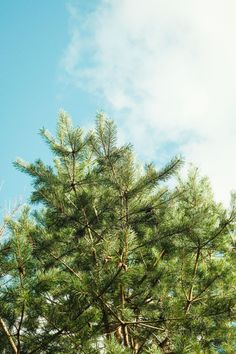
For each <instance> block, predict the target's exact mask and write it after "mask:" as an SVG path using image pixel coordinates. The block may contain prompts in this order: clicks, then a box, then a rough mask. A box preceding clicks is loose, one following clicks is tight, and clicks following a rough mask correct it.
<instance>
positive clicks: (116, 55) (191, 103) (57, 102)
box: [0, 0, 236, 208]
mask: <svg viewBox="0 0 236 354" xmlns="http://www.w3.org/2000/svg"><path fill="white" fill-rule="evenodd" d="M147 5H148V6H147ZM235 12H236V4H235V1H234V0H225V1H224V3H222V2H220V1H215V0H214V1H213V0H199V1H198V2H196V1H195V0H179V1H174V0H148V1H146V0H145V1H144V0H119V1H116V0H90V1H83V0H81V1H80V0H50V1H48V0H40V1H28V0H21V1H18V0H2V1H1V3H0V42H1V56H0V80H1V87H0V98H1V105H0V117H1V130H0V144H1V159H0V182H1V185H2V187H1V202H0V207H2V208H6V207H7V205H8V203H9V202H10V203H11V204H13V203H14V201H15V200H18V199H19V198H23V200H26V199H27V197H28V196H29V193H30V179H29V178H28V177H27V176H24V175H22V174H21V173H20V172H18V171H16V170H15V169H14V167H13V166H12V161H14V160H15V158H16V157H22V158H23V159H25V160H26V161H33V160H35V159H36V158H38V157H41V158H42V159H43V160H46V161H49V159H50V155H49V153H48V150H47V147H46V146H45V145H44V143H43V142H42V141H41V139H40V137H39V135H38V131H39V129H40V128H41V127H42V126H45V127H47V128H48V129H49V130H50V131H51V132H54V131H55V125H56V119H57V114H58V111H59V110H60V109H64V110H66V111H67V112H69V113H70V115H71V116H72V118H73V121H74V123H75V124H76V125H80V126H86V127H87V126H90V125H91V124H92V123H93V121H94V117H95V114H96V111H97V110H100V109H103V110H105V111H106V112H107V114H108V115H109V116H112V117H113V118H114V119H115V121H116V122H117V124H118V126H119V136H120V139H121V141H126V142H127V141H130V142H131V143H133V144H134V146H135V149H136V151H137V154H138V156H139V157H140V158H141V159H143V160H145V161H155V162H156V163H157V165H158V164H163V163H165V162H166V161H168V160H169V158H170V157H171V156H173V155H174V154H175V153H181V154H182V155H184V156H185V158H186V161H187V162H193V163H194V164H195V165H197V166H199V167H200V170H201V173H202V174H205V175H208V176H209V178H210V180H211V182H212V185H213V189H214V192H215V195H216V198H217V200H219V201H223V202H224V203H226V204H227V203H228V201H229V194H230V191H231V190H233V189H235V180H236V167H235V164H234V162H233V161H234V159H235V152H236V139H235V135H236V104H235V101H236V100H235V92H236V42H235V35H236V24H235V18H234V17H235V16H234V15H235Z"/></svg>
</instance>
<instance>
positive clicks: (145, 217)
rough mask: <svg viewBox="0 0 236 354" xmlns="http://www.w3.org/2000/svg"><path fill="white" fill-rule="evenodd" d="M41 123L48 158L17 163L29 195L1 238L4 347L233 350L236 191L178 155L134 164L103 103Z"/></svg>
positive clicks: (87, 350) (52, 350)
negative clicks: (89, 119) (227, 202)
mask: <svg viewBox="0 0 236 354" xmlns="http://www.w3.org/2000/svg"><path fill="white" fill-rule="evenodd" d="M41 135H42V137H43V138H44V140H45V141H46V143H47V144H48V146H49V148H50V149H51V151H52V153H53V156H54V163H53V165H52V166H46V165H45V164H44V163H43V162H42V161H41V160H40V159H39V160H37V161H35V163H25V162H24V161H22V160H18V161H17V162H16V163H15V165H16V167H17V168H18V169H19V170H20V171H23V172H24V173H27V174H28V175H30V176H31V178H32V180H33V186H34V190H33V193H32V195H31V202H32V203H35V204H36V203H37V204H39V206H38V207H37V209H36V211H34V212H30V210H29V209H27V208H25V209H24V210H23V211H22V214H21V216H20V218H19V219H18V220H17V221H15V220H13V219H9V220H8V221H7V223H8V230H9V236H8V237H5V238H4V239H3V240H2V242H1V248H0V265H1V268H0V269H1V274H0V281H1V289H2V291H1V293H0V305H1V313H0V319H1V321H2V323H1V329H0V330H1V334H2V335H1V336H0V348H4V350H5V352H4V353H11V352H15V353H65V354H66V353H68V354H73V353H88V354H90V353H91V354H93V353H94V354H95V353H98V354H99V353H107V354H111V353H114V354H119V353H120V354H121V353H122V354H125V353H126V354H128V353H150V354H151V353H218V352H225V353H234V352H235V345H236V344H235V327H234V326H233V325H232V324H233V322H235V321H236V320H235V302H236V295H235V294H236V292H235V285H234V279H235V255H234V252H235V218H236V209H235V197H233V198H232V205H231V208H230V210H225V209H224V208H223V206H222V205H220V204H217V203H215V201H214V198H213V194H212V191H211V188H210V185H209V182H208V180H207V179H206V178H202V177H200V176H199V175H198V172H197V170H196V169H191V170H190V171H189V174H188V176H187V178H186V179H183V178H180V177H179V176H178V175H177V172H178V170H179V168H180V166H181V164H182V161H181V159H179V158H174V159H172V160H171V161H170V162H169V163H167V164H166V166H164V167H163V168H162V169H160V170H157V169H156V167H155V166H154V164H147V165H146V166H145V168H144V169H143V168H141V166H140V165H138V163H137V162H136V160H135V158H134V155H133V150H132V147H131V146H130V145H126V146H121V147H120V146H118V145H117V137H116V127H115V125H114V122H112V121H110V120H108V119H107V118H106V117H105V115H104V114H103V113H100V114H98V116H97V120H96V127H95V130H94V131H91V132H89V133H88V134H84V133H83V131H82V130H81V129H80V128H74V127H73V126H72V123H71V120H70V119H69V117H68V116H67V115H66V114H65V113H61V114H60V117H59V120H58V125H57V133H56V137H53V136H52V135H51V134H50V133H49V132H48V131H47V130H45V129H42V130H41ZM170 177H171V178H174V179H175V187H173V188H172V189H171V188H170V187H169V186H168V184H166V181H168V179H169V178H170ZM4 324H5V327H4Z"/></svg>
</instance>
